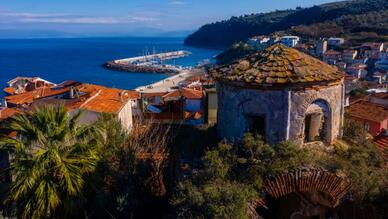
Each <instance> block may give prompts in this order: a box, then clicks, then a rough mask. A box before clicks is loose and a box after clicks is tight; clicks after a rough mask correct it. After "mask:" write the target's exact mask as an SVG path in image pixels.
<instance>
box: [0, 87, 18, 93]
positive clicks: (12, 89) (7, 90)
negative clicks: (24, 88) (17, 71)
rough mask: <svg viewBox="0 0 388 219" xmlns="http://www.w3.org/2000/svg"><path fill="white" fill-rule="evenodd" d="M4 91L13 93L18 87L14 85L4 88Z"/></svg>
mask: <svg viewBox="0 0 388 219" xmlns="http://www.w3.org/2000/svg"><path fill="white" fill-rule="evenodd" d="M3 91H4V92H5V93H7V94H10V95H13V94H14V93H15V92H16V89H15V88H13V87H6V88H4V89H3Z"/></svg>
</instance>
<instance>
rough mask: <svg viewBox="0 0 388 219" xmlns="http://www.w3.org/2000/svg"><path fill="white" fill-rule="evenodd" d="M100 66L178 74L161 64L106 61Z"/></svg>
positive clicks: (122, 69)
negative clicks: (140, 64)
mask: <svg viewBox="0 0 388 219" xmlns="http://www.w3.org/2000/svg"><path fill="white" fill-rule="evenodd" d="M102 67H104V68H106V69H109V70H113V71H121V72H139V73H140V72H141V73H153V74H178V73H179V71H178V70H176V69H171V68H167V67H162V66H150V65H144V66H139V65H132V64H119V63H115V62H113V61H108V62H106V63H104V64H103V65H102Z"/></svg>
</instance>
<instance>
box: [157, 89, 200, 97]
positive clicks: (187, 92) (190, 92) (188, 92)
mask: <svg viewBox="0 0 388 219" xmlns="http://www.w3.org/2000/svg"><path fill="white" fill-rule="evenodd" d="M203 96H204V95H203V91H201V90H194V89H190V88H186V87H184V88H182V89H180V90H176V91H173V92H170V93H167V94H166V95H164V96H163V99H177V98H181V97H184V98H186V99H202V98H203Z"/></svg>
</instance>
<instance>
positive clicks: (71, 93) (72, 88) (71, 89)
mask: <svg viewBox="0 0 388 219" xmlns="http://www.w3.org/2000/svg"><path fill="white" fill-rule="evenodd" d="M73 98H74V87H71V88H70V99H73Z"/></svg>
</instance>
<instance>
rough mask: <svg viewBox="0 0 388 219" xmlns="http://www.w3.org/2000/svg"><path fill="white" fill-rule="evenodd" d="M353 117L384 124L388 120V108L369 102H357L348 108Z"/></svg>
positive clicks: (347, 110)
mask: <svg viewBox="0 0 388 219" xmlns="http://www.w3.org/2000/svg"><path fill="white" fill-rule="evenodd" d="M346 112H347V113H348V114H349V116H351V117H355V118H359V119H365V120H368V121H373V122H382V121H384V120H386V119H388V108H387V107H385V106H382V105H378V104H373V103H370V102H368V101H364V100H362V101H357V102H356V103H354V104H351V105H350V106H348V107H347V108H346Z"/></svg>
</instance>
